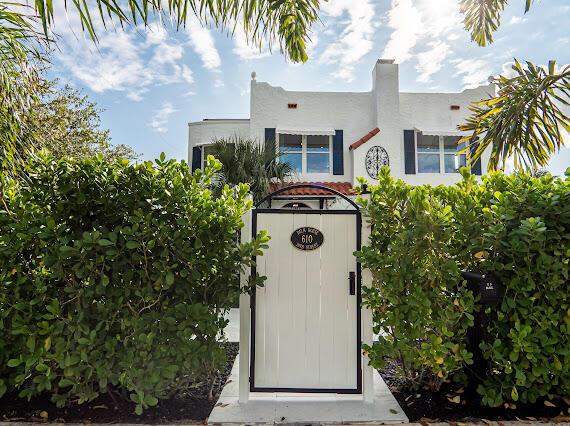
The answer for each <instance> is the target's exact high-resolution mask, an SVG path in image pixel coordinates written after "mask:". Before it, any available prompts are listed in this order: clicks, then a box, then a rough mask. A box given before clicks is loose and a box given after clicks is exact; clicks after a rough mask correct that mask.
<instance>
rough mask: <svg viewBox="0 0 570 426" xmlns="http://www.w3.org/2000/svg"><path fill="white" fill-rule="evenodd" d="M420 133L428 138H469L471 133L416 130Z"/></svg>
mask: <svg viewBox="0 0 570 426" xmlns="http://www.w3.org/2000/svg"><path fill="white" fill-rule="evenodd" d="M416 130H417V131H418V132H421V133H422V134H423V135H426V136H461V137H464V136H469V135H471V133H469V132H462V131H461V130H420V129H416Z"/></svg>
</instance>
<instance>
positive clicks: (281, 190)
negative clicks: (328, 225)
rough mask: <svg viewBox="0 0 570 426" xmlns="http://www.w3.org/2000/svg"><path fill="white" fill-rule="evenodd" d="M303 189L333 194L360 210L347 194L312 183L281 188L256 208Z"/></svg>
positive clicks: (260, 202)
mask: <svg viewBox="0 0 570 426" xmlns="http://www.w3.org/2000/svg"><path fill="white" fill-rule="evenodd" d="M301 188H314V189H320V190H322V191H326V192H330V193H331V194H334V195H336V196H337V197H340V198H342V199H343V200H346V201H347V202H348V203H349V204H350V205H351V206H352V207H354V208H355V209H356V210H360V208H359V207H358V205H357V204H356V203H355V202H354V201H353V200H351V199H350V198H348V197H347V196H346V195H345V194H343V193H342V192H339V191H337V190H336V189H332V188H329V187H327V186H323V185H316V184H312V183H302V184H298V185H289V186H284V187H283V188H279V189H278V190H277V191H274V192H272V193H271V194H268V195H266V196H265V197H263V198H262V199H261V200H260V201H259V202H257V203H256V204H255V207H259V206H260V205H261V204H263V203H265V202H266V201H268V200H271V199H272V198H273V197H275V196H276V195H279V194H282V193H283V192H287V191H291V190H293V189H301Z"/></svg>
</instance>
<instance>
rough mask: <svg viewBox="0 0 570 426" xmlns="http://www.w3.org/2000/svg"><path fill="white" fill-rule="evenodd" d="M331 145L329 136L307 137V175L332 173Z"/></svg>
mask: <svg viewBox="0 0 570 426" xmlns="http://www.w3.org/2000/svg"><path fill="white" fill-rule="evenodd" d="M329 145H330V137H329V136H312V135H310V136H307V173H329V172H330V150H329Z"/></svg>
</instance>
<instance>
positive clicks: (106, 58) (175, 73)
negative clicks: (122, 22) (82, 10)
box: [54, 8, 193, 102]
mask: <svg viewBox="0 0 570 426" xmlns="http://www.w3.org/2000/svg"><path fill="white" fill-rule="evenodd" d="M62 9H63V8H60V9H59V10H60V11H61V10H62ZM57 10H58V9H56V11H57ZM59 13H60V15H56V23H57V26H56V28H55V31H56V33H57V34H58V36H59V38H58V50H56V51H55V52H54V57H55V61H54V63H55V65H56V67H60V68H64V69H65V71H66V72H68V73H69V74H70V76H71V78H73V79H75V80H77V81H78V82H80V83H81V84H83V85H85V86H87V87H89V88H90V89H91V90H93V91H94V92H97V93H102V92H107V91H116V92H124V93H125V95H126V96H127V98H129V99H131V100H133V101H137V102H138V101H141V100H143V98H144V94H145V93H146V92H148V90H149V89H150V88H151V87H153V86H157V85H165V84H175V83H185V84H191V83H192V82H193V78H192V71H191V70H190V68H188V66H187V65H185V64H183V54H184V50H183V47H182V46H181V45H180V44H178V43H176V42H169V41H168V33H167V31H166V30H165V29H164V28H162V27H160V26H158V25H152V26H151V27H150V28H144V27H136V28H127V29H125V30H122V29H120V28H119V29H117V30H115V31H113V29H111V28H108V29H107V30H105V29H104V28H103V27H102V25H101V24H100V23H98V22H97V21H96V22H95V24H96V30H97V31H98V32H97V34H98V36H99V43H98V44H94V43H93V42H92V41H91V40H90V39H88V38H87V36H86V35H85V34H84V33H83V32H81V30H79V29H80V22H79V20H78V17H77V16H76V15H74V14H73V13H72V12H70V13H69V14H65V15H62V14H61V13H62V12H59ZM63 13H65V12H63ZM74 30H75V31H79V32H75V31H74ZM79 36H81V37H82V38H80V37H79Z"/></svg>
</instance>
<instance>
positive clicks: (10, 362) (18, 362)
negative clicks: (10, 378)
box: [6, 358, 24, 367]
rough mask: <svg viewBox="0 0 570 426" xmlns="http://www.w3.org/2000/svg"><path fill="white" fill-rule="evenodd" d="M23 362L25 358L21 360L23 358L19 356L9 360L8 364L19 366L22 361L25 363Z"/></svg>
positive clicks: (9, 365)
mask: <svg viewBox="0 0 570 426" xmlns="http://www.w3.org/2000/svg"><path fill="white" fill-rule="evenodd" d="M23 362H24V360H21V359H18V358H13V359H10V360H8V362H7V363H6V365H7V366H8V367H17V366H19V365H20V364H21V363H23Z"/></svg>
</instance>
